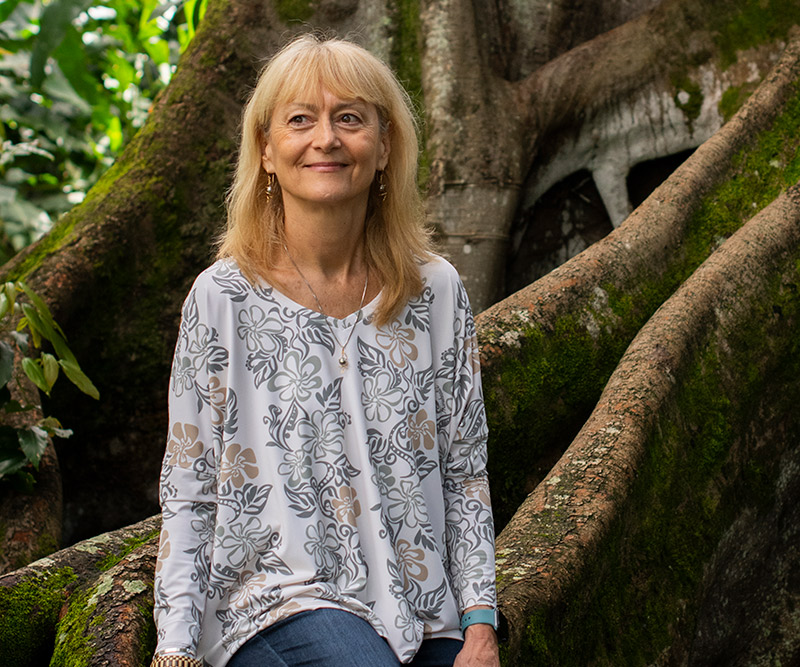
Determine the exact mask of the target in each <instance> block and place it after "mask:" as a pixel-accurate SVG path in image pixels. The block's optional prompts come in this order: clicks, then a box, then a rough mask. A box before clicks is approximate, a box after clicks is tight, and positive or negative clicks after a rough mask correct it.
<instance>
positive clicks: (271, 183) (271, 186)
mask: <svg viewBox="0 0 800 667" xmlns="http://www.w3.org/2000/svg"><path fill="white" fill-rule="evenodd" d="M277 182H278V181H277V179H276V178H275V174H271V173H269V172H267V188H266V190H265V192H266V195H267V201H269V200H270V199H272V195H274V194H275V190H276V187H275V186H276V184H277Z"/></svg>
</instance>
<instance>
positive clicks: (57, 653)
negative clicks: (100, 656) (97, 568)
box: [50, 583, 103, 667]
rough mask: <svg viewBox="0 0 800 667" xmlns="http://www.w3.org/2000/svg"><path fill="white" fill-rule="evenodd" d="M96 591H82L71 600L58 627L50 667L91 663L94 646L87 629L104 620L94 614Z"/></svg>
mask: <svg viewBox="0 0 800 667" xmlns="http://www.w3.org/2000/svg"><path fill="white" fill-rule="evenodd" d="M102 585H103V584H102V583H101V584H100V586H102ZM96 592H97V591H96V589H92V590H90V591H80V592H79V593H76V594H75V595H74V596H73V597H72V599H71V600H70V604H69V609H68V611H67V613H66V615H65V616H64V618H62V619H61V620H60V621H59V623H58V626H57V627H56V644H55V650H54V651H53V657H52V659H51V661H50V667H88V666H89V665H90V664H91V658H92V655H93V654H94V647H93V646H92V645H91V643H90V641H89V638H88V632H87V631H88V630H89V629H90V628H91V626H93V625H98V624H99V623H100V622H101V621H102V619H99V618H97V617H94V616H93V613H94V611H95V608H96V606H97V603H96V602H94V601H93V600H92V596H93V595H94V594H95V593H96Z"/></svg>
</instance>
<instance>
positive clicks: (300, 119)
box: [289, 114, 308, 125]
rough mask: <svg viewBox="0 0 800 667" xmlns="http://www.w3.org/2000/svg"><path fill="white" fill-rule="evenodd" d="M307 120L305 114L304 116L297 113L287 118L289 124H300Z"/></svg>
mask: <svg viewBox="0 0 800 667" xmlns="http://www.w3.org/2000/svg"><path fill="white" fill-rule="evenodd" d="M307 120H308V117H307V116H304V115H303V114H297V115H296V116H292V117H291V118H290V119H289V125H302V124H303V123H305V122H306V121H307Z"/></svg>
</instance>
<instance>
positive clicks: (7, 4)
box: [0, 0, 19, 23]
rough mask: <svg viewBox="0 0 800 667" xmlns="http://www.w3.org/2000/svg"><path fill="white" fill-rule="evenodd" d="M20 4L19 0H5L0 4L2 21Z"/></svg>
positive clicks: (0, 18) (0, 20)
mask: <svg viewBox="0 0 800 667" xmlns="http://www.w3.org/2000/svg"><path fill="white" fill-rule="evenodd" d="M18 4H19V0H4V2H3V3H2V4H0V23H2V22H3V21H5V20H6V19H7V18H8V17H9V16H11V12H13V11H14V10H15V9H16V8H17V5H18Z"/></svg>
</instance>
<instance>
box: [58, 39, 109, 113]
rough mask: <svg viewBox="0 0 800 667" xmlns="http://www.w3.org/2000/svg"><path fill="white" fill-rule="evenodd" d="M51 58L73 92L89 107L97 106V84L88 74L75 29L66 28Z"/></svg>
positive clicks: (87, 64) (82, 49)
mask: <svg viewBox="0 0 800 667" xmlns="http://www.w3.org/2000/svg"><path fill="white" fill-rule="evenodd" d="M53 57H55V59H56V61H57V62H58V66H59V67H60V68H61V71H62V72H63V74H64V76H65V77H67V81H69V83H70V85H71V86H72V88H73V90H74V91H75V92H76V93H77V94H78V95H80V96H81V97H82V98H83V99H84V100H86V102H87V103H89V104H90V105H95V104H97V97H98V82H97V79H95V78H94V77H93V76H92V75H91V74H90V73H89V63H88V61H87V59H86V52H85V50H84V48H83V42H82V41H81V36H80V34H79V33H78V31H77V30H75V28H73V27H72V26H68V27H67V29H66V31H65V32H64V39H63V40H62V41H61V44H60V45H59V46H58V48H56V49H55V51H53Z"/></svg>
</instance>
